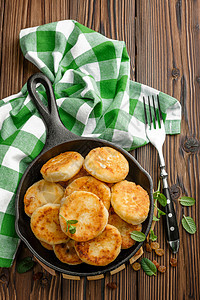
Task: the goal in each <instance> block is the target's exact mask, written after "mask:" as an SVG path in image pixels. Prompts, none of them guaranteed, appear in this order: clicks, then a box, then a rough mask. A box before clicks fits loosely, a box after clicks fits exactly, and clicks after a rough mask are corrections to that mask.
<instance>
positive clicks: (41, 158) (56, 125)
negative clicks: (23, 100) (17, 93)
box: [15, 73, 153, 276]
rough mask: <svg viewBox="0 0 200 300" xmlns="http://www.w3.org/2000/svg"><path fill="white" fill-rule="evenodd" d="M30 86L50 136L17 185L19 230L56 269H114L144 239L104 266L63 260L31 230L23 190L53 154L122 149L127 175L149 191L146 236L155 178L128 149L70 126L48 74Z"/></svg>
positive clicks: (71, 272) (96, 271)
mask: <svg viewBox="0 0 200 300" xmlns="http://www.w3.org/2000/svg"><path fill="white" fill-rule="evenodd" d="M38 83H41V84H42V85H43V86H44V87H45V89H46V93H47V99H48V107H46V106H45V105H44V104H43V103H42V102H41V100H40V98H39V96H38V94H37V92H36V84H38ZM27 88H28V92H29V94H30V96H31V98H32V100H33V101H34V103H35V105H36V107H37V109H38V111H39V112H40V114H41V116H42V118H43V120H44V123H45V125H46V129H47V138H46V143H45V146H44V148H43V150H42V152H41V153H40V154H39V155H38V156H37V157H36V158H35V159H34V161H33V162H32V163H31V164H30V165H29V167H28V168H27V169H26V171H25V173H24V175H23V177H22V179H21V181H20V183H19V186H18V190H17V194H16V222H15V227H16V232H17V234H18V236H19V237H20V238H21V239H22V240H23V241H24V243H25V244H26V245H27V247H28V248H29V250H30V251H31V252H32V253H33V255H34V256H35V257H36V258H38V259H39V260H40V261H41V262H42V263H44V264H45V265H46V266H48V267H50V268H52V269H53V270H55V271H58V272H61V273H64V274H68V275H74V276H94V275H99V274H103V273H105V272H107V271H111V270H114V269H116V268H118V267H119V266H120V265H122V264H124V263H125V262H127V261H128V260H129V259H130V258H131V257H132V256H133V255H134V254H135V253H136V252H137V251H138V249H139V248H140V247H141V245H142V243H136V244H135V245H134V246H132V247H131V248H129V249H126V250H122V251H121V253H120V254H119V256H118V257H117V258H116V259H115V261H113V262H112V263H110V264H109V265H107V266H104V267H96V266H91V265H87V264H80V265H76V266H72V265H67V264H64V263H62V262H60V261H59V260H58V259H57V258H56V256H55V255H54V253H53V251H49V250H46V249H45V248H43V247H42V246H41V244H40V242H39V241H38V240H37V239H36V238H35V236H34V234H33V233H32V231H31V228H30V218H29V217H28V216H27V215H26V214H25V212H24V203H23V198H24V194H25V192H26V190H27V189H28V188H29V187H30V186H31V185H32V184H33V183H35V182H36V181H38V180H40V179H41V178H42V176H41V174H40V169H41V167H42V165H43V164H44V163H45V162H46V161H48V160H49V159H50V158H52V157H54V156H56V155H58V154H60V153H62V152H65V151H77V152H79V153H81V154H82V155H83V156H84V157H85V156H86V155H87V153H88V152H89V151H90V150H91V149H93V148H96V147H103V146H108V147H112V148H114V149H116V150H118V151H120V152H121V153H122V154H123V155H124V156H125V157H126V159H127V160H128V162H129V167H130V171H129V174H128V176H127V179H129V180H132V181H134V182H135V183H136V184H139V185H141V186H142V187H143V188H144V189H146V190H147V192H148V193H149V196H150V211H149V215H148V217H147V219H146V220H145V222H144V223H143V226H142V227H143V229H142V231H143V232H144V233H145V235H146V236H147V234H148V233H149V230H150V227H151V223H152V218H153V192H152V191H153V184H152V179H151V177H150V175H149V174H148V173H147V172H146V171H145V170H144V169H143V168H142V167H141V166H140V164H139V163H138V162H137V160H136V159H135V158H134V157H133V156H132V155H130V154H129V153H128V152H127V151H125V150H123V149H121V148H120V147H118V146H116V145H114V144H113V143H110V142H107V141H103V140H100V139H96V138H82V137H79V136H77V135H75V134H73V133H71V132H70V131H69V130H67V129H66V128H65V127H64V125H63V124H62V122H61V120H60V118H59V115H58V111H57V106H56V100H55V96H54V92H53V88H52V85H51V82H50V80H49V79H48V78H47V77H46V76H45V75H43V74H41V73H37V74H34V75H32V76H31V77H30V78H29V79H28V82H27Z"/></svg>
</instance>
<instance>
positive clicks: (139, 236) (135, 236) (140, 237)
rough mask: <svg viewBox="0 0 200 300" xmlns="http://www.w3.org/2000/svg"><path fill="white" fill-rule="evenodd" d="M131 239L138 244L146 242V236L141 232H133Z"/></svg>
mask: <svg viewBox="0 0 200 300" xmlns="http://www.w3.org/2000/svg"><path fill="white" fill-rule="evenodd" d="M131 238H132V239H133V240H134V241H136V242H143V241H145V240H146V235H145V234H144V233H143V232H140V231H132V232H131Z"/></svg>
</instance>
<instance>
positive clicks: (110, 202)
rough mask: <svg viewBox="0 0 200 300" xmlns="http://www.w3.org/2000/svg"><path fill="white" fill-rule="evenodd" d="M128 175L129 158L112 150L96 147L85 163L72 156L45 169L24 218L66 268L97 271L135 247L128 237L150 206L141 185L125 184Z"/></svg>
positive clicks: (62, 157)
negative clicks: (90, 267) (80, 266)
mask: <svg viewBox="0 0 200 300" xmlns="http://www.w3.org/2000/svg"><path fill="white" fill-rule="evenodd" d="M128 172H129V164H128V161H127V160H126V158H125V157H124V156H123V155H122V154H121V153H120V152H119V151H117V150H115V149H113V148H111V147H100V148H95V149H93V150H91V151H90V152H89V153H88V155H87V156H86V157H85V159H84V158H83V157H82V156H81V154H80V153H78V152H71V151H69V152H65V153H61V154H60V155H58V156H56V157H54V158H52V159H50V160H49V161H47V162H46V163H45V164H44V165H43V166H42V168H41V174H42V176H43V178H44V179H42V180H40V181H38V182H36V183H34V184H33V185H32V186H31V187H30V188H29V189H28V190H27V192H26V194H25V196H24V208H25V213H26V214H27V215H28V216H29V217H30V218H31V219H30V224H31V229H32V231H33V233H34V235H35V236H36V238H37V239H38V240H40V242H41V244H42V246H43V247H45V248H46V249H48V250H53V251H54V253H55V255H56V256H57V258H58V259H59V260H60V261H62V262H63V263H67V264H70V265H76V264H80V263H82V262H84V263H87V264H90V265H96V266H105V265H107V264H109V263H111V262H112V261H113V260H115V259H116V257H117V256H118V255H119V253H120V251H121V249H128V248H130V247H131V246H133V245H134V243H135V242H134V240H133V239H131V235H130V233H131V232H132V231H135V230H137V231H141V230H142V225H141V223H142V222H143V221H144V220H145V219H146V218H147V216H148V212H149V204H150V203H149V196H148V194H147V192H146V191H145V190H144V189H143V188H142V187H141V186H138V185H136V184H135V183H134V182H131V181H127V180H125V178H126V176H127V175H128ZM68 221H69V223H68ZM74 221H75V222H74ZM69 224H73V226H74V227H75V230H74V231H71V230H70V225H69Z"/></svg>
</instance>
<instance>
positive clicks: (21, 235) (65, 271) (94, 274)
mask: <svg viewBox="0 0 200 300" xmlns="http://www.w3.org/2000/svg"><path fill="white" fill-rule="evenodd" d="M75 140H76V141H77V142H78V141H79V140H80V141H81V142H83V141H84V140H85V141H88V140H90V141H96V142H99V143H102V144H104V145H105V146H109V145H110V146H111V147H113V148H115V149H117V150H119V151H120V152H121V153H123V154H125V155H126V156H128V157H129V158H130V159H131V160H132V161H133V162H134V163H135V164H136V165H137V167H138V168H139V169H140V171H141V172H143V173H144V174H145V175H146V176H147V178H148V180H149V184H150V195H149V196H150V197H149V198H150V209H149V216H148V217H149V221H148V225H147V229H146V231H145V233H144V234H145V235H146V236H147V235H148V233H149V231H150V228H151V224H152V220H153V211H154V206H153V181H152V178H151V176H150V174H149V173H148V172H147V171H146V170H145V169H144V168H143V167H142V166H141V165H140V163H139V162H138V161H137V160H136V159H135V158H134V156H132V155H131V154H130V153H129V152H128V151H126V150H124V149H123V148H121V147H119V146H117V145H115V144H114V143H112V142H109V141H106V140H102V139H98V138H87V137H78V136H77V139H75ZM69 142H72V140H70V141H66V142H65V143H60V144H58V145H55V146H53V147H51V148H50V149H48V150H45V148H44V149H43V150H42V152H41V153H40V154H39V155H38V156H37V157H36V158H35V159H34V160H33V161H32V162H31V164H30V165H29V166H28V167H27V169H26V171H25V172H24V174H23V176H22V178H21V180H20V183H19V185H18V189H17V193H16V198H15V199H16V201H15V211H16V220H15V229H16V233H17V235H18V236H19V237H20V239H21V240H22V241H23V242H24V243H25V244H26V246H27V247H28V249H29V250H30V251H31V253H32V254H33V255H34V256H35V257H36V258H37V259H39V261H41V262H42V263H43V264H45V265H46V266H47V267H49V268H51V269H53V270H55V271H57V272H60V273H63V274H67V275H71V276H79V277H87V276H96V275H100V274H105V273H106V272H110V271H112V270H115V269H116V268H118V267H120V266H121V265H123V264H125V263H126V262H127V261H128V260H129V259H130V258H131V257H133V256H134V255H135V253H136V252H137V251H138V250H139V248H140V247H141V246H142V245H143V243H144V242H141V243H137V244H136V245H137V246H136V247H134V250H133V251H132V253H131V254H129V255H128V256H127V257H126V258H124V259H123V260H122V261H120V262H118V263H117V264H116V265H114V266H112V267H109V265H107V266H104V268H105V269H103V270H99V271H94V272H87V273H78V272H77V271H69V270H65V269H61V268H59V267H56V266H55V265H53V264H51V263H49V262H47V261H46V260H45V259H43V258H42V257H41V256H40V254H39V253H38V252H37V251H35V250H34V248H33V247H32V246H31V245H30V244H29V242H28V241H27V239H26V238H25V237H24V236H23V234H22V233H21V231H20V228H19V210H18V207H19V194H20V191H21V186H22V183H23V180H24V178H25V177H26V174H27V173H28V172H29V170H30V168H31V167H32V166H33V165H34V164H35V163H36V162H37V160H38V159H40V157H41V156H42V155H43V154H44V153H46V152H47V151H49V150H51V149H53V148H55V147H57V146H61V145H64V144H66V143H69ZM94 268H95V266H94Z"/></svg>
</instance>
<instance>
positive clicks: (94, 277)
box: [87, 274, 104, 280]
mask: <svg viewBox="0 0 200 300" xmlns="http://www.w3.org/2000/svg"><path fill="white" fill-rule="evenodd" d="M103 278H104V275H103V274H100V275H96V276H87V280H99V279H103Z"/></svg>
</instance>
